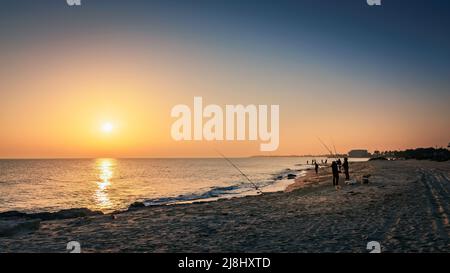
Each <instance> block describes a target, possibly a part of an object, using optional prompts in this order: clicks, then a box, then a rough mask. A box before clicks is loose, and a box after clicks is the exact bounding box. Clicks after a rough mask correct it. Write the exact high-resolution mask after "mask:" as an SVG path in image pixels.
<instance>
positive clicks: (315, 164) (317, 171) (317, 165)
mask: <svg viewBox="0 0 450 273" xmlns="http://www.w3.org/2000/svg"><path fill="white" fill-rule="evenodd" d="M314 169H315V170H316V174H318V173H319V164H317V162H316V163H314Z"/></svg>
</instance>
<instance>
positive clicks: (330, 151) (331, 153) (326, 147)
mask: <svg viewBox="0 0 450 273" xmlns="http://www.w3.org/2000/svg"><path fill="white" fill-rule="evenodd" d="M317 139H318V140H319V141H320V143H321V144H322V146H323V147H324V148H325V149H326V150H327V151H328V152H329V153H330V155H331V156H332V157H334V159H337V155H335V154H333V151H332V150H331V149H330V148H328V146H327V145H326V144H325V143H324V142H323V141H322V139H320V137H317Z"/></svg>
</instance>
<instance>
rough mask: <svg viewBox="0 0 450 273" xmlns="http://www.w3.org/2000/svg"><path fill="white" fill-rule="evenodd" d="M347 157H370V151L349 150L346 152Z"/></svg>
mask: <svg viewBox="0 0 450 273" xmlns="http://www.w3.org/2000/svg"><path fill="white" fill-rule="evenodd" d="M348 156H349V157H370V156H371V155H370V153H369V152H368V151H367V150H351V151H350V152H348Z"/></svg>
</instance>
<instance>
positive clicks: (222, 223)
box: [0, 160, 450, 253]
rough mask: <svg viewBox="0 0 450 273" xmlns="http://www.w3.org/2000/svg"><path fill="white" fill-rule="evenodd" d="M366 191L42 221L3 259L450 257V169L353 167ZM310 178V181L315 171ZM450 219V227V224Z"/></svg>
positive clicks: (9, 241) (311, 192) (308, 184)
mask: <svg viewBox="0 0 450 273" xmlns="http://www.w3.org/2000/svg"><path fill="white" fill-rule="evenodd" d="M352 170H354V172H353V174H355V175H362V174H366V173H370V174H371V177H370V182H369V184H367V185H363V184H359V183H358V184H356V185H351V186H350V185H344V184H343V179H342V183H340V184H341V185H342V189H341V190H339V191H336V190H335V189H334V188H333V187H332V186H331V180H328V178H327V175H328V170H327V169H323V170H321V171H323V175H319V176H318V177H317V178H316V179H315V180H314V178H313V176H314V175H315V174H314V173H313V171H309V172H308V174H307V175H306V176H305V177H303V178H299V179H296V180H297V181H295V183H294V184H293V185H292V186H291V187H290V188H289V190H287V191H285V192H276V193H267V194H263V195H260V196H247V197H240V198H233V199H225V200H218V201H215V202H206V203H203V202H202V203H192V204H179V205H175V206H152V207H144V208H139V209H135V210H131V211H127V212H123V213H118V214H115V215H114V216H112V215H98V216H88V217H82V218H76V219H66V220H50V221H43V222H41V223H40V225H39V226H38V227H34V229H31V228H30V230H26V229H25V228H24V230H23V231H22V232H18V233H16V234H13V235H11V236H3V237H0V251H1V252H65V251H66V249H65V247H66V244H67V242H69V241H73V240H75V241H79V242H80V244H81V247H82V251H83V252H189V253H192V252H363V253H364V252H367V250H366V245H367V242H369V241H373V240H374V241H378V242H380V244H381V246H382V250H383V252H448V251H450V249H449V244H448V242H449V241H448V240H449V239H448V238H449V236H450V226H449V224H448V216H449V204H448V202H447V203H445V202H443V201H445V200H448V198H450V196H449V192H450V182H449V180H448V179H449V176H450V164H448V162H446V163H438V162H430V161H415V160H411V161H387V162H362V163H351V165H350V171H351V176H352ZM311 173H313V174H311ZM446 219H447V220H446Z"/></svg>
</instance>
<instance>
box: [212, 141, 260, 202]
mask: <svg viewBox="0 0 450 273" xmlns="http://www.w3.org/2000/svg"><path fill="white" fill-rule="evenodd" d="M215 150H216V152H217V153H218V154H219V155H221V156H222V157H223V159H225V160H226V161H227V162H228V163H230V165H231V166H233V167H234V168H235V169H236V170H238V171H239V172H240V173H241V174H242V176H243V177H245V178H246V179H247V181H248V182H250V183H251V184H252V185H253V187H255V189H256V191H257V193H259V194H263V192H262V191H261V189H260V188H259V187H258V185H256V184H255V183H253V181H252V180H250V178H249V177H248V176H247V175H246V174H245V173H244V172H243V171H241V169H239V167H238V166H236V165H235V164H234V163H233V162H232V161H231V160H230V159H228V158H227V157H226V156H225V155H224V154H222V153H221V152H220V151H219V150H217V149H215Z"/></svg>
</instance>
